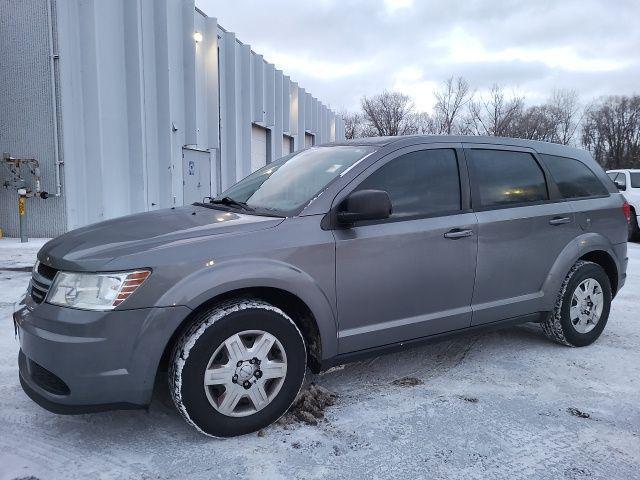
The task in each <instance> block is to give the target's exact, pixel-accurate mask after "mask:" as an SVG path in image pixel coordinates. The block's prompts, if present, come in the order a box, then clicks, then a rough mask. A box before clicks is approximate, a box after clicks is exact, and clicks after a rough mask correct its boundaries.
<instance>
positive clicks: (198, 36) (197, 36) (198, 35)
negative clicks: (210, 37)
mask: <svg viewBox="0 0 640 480" xmlns="http://www.w3.org/2000/svg"><path fill="white" fill-rule="evenodd" d="M193 39H194V40H195V42H196V43H200V42H201V41H202V33H200V32H198V31H195V32H193Z"/></svg>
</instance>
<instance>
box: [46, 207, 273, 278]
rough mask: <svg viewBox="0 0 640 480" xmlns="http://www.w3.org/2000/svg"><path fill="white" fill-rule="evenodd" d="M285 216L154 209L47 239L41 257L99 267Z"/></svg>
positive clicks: (57, 263) (55, 263) (74, 266)
mask: <svg viewBox="0 0 640 480" xmlns="http://www.w3.org/2000/svg"><path fill="white" fill-rule="evenodd" d="M282 220H283V219H282V218H275V217H262V216H258V215H244V214H241V213H236V212H228V211H222V210H216V209H212V208H207V207H199V206H185V207H178V208H172V209H163V210H155V211H152V212H145V213H139V214H135V215H129V216H126V217H120V218H116V219H113V220H107V221H105V222H100V223H95V224H93V225H89V226H86V227H83V228H79V229H77V230H72V231H71V232H68V233H66V234H64V235H61V236H60V237H57V238H54V239H53V240H51V241H49V242H48V243H46V244H45V245H44V246H43V247H42V249H41V250H40V251H39V252H38V260H40V261H41V262H43V263H45V264H47V265H50V266H52V267H54V268H57V269H59V270H77V271H99V270H101V269H104V268H105V267H106V266H107V264H108V263H109V262H110V261H112V260H113V259H116V258H120V257H124V256H131V255H135V254H136V253H141V252H146V251H149V250H153V249H154V248H157V247H161V246H166V245H168V244H170V243H173V242H178V241H179V242H182V243H183V244H184V243H185V242H187V243H188V242H189V240H194V241H197V240H200V239H202V238H203V237H211V236H213V235H224V234H233V233H246V232H252V231H257V230H263V229H266V228H271V227H274V226H276V225H278V224H279V223H281V222H282Z"/></svg>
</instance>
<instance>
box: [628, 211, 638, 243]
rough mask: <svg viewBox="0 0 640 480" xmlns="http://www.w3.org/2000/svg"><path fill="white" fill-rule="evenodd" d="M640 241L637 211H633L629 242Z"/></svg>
mask: <svg viewBox="0 0 640 480" xmlns="http://www.w3.org/2000/svg"><path fill="white" fill-rule="evenodd" d="M638 240H640V227H638V217H637V215H636V211H635V210H634V209H633V208H632V209H631V220H630V221H629V241H630V242H635V241H638Z"/></svg>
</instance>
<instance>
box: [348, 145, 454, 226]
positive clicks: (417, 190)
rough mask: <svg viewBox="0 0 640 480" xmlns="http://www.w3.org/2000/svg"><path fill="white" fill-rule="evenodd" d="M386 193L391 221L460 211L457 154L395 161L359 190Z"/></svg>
mask: <svg viewBox="0 0 640 480" xmlns="http://www.w3.org/2000/svg"><path fill="white" fill-rule="evenodd" d="M367 189H375V190H385V191H386V192H387V193H389V197H390V198H391V206H392V209H393V210H392V214H391V218H392V219H393V218H404V217H419V216H429V215H437V214H444V213H451V212H454V211H458V210H460V176H459V173H458V162H457V159H456V154H455V152H454V151H453V150H450V149H442V150H420V151H417V152H411V153H407V154H405V155H401V156H400V157H398V158H396V159H394V160H391V161H390V162H388V163H386V164H385V165H383V166H382V167H380V168H379V169H378V170H376V171H375V172H373V173H372V174H371V175H370V176H369V177H367V178H366V179H365V180H364V181H363V182H362V183H361V184H360V185H359V186H358V188H357V190H367Z"/></svg>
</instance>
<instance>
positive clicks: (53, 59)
mask: <svg viewBox="0 0 640 480" xmlns="http://www.w3.org/2000/svg"><path fill="white" fill-rule="evenodd" d="M47 17H48V27H49V63H50V68H51V104H52V105H53V158H54V165H55V177H56V193H55V195H54V196H55V197H59V196H60V195H62V182H61V174H60V173H61V172H60V170H61V168H62V165H63V163H64V162H62V161H61V160H60V147H59V144H60V138H59V136H58V95H57V93H58V88H57V82H56V63H57V62H58V60H59V58H60V57H59V55H58V52H56V51H55V49H54V38H53V35H54V33H53V6H52V0H47Z"/></svg>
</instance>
